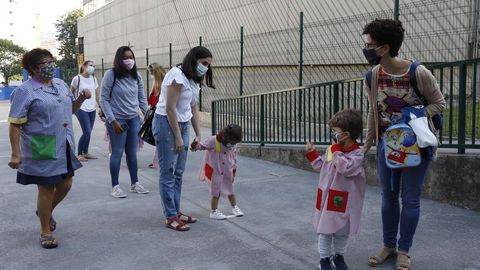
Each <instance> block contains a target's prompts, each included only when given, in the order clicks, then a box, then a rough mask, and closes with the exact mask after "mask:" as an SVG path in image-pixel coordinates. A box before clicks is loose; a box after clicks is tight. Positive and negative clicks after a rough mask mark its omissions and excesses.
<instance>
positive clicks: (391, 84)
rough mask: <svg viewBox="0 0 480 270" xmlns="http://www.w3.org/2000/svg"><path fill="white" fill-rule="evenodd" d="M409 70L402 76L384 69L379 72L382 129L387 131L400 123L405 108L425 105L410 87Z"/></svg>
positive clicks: (378, 104)
mask: <svg viewBox="0 0 480 270" xmlns="http://www.w3.org/2000/svg"><path fill="white" fill-rule="evenodd" d="M409 71H410V68H409V70H408V71H407V72H406V73H404V74H402V75H392V74H388V73H386V72H385V71H384V70H383V68H380V69H379V70H378V97H377V108H378V113H379V116H380V117H379V118H380V123H379V125H380V126H381V129H386V128H387V127H389V126H391V125H392V124H396V123H398V121H399V120H400V119H401V116H402V113H401V112H400V110H401V109H402V108H403V107H408V106H414V105H423V103H422V101H421V100H420V99H419V98H418V96H417V95H416V94H415V91H414V90H413V87H412V86H411V85H410V74H409Z"/></svg>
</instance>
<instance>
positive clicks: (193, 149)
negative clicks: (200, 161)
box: [190, 136, 200, 152]
mask: <svg viewBox="0 0 480 270" xmlns="http://www.w3.org/2000/svg"><path fill="white" fill-rule="evenodd" d="M199 142H200V136H196V137H195V139H193V142H192V144H190V151H192V152H195V151H197V145H198V143H199Z"/></svg>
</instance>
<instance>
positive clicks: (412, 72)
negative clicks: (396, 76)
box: [408, 61, 428, 105]
mask: <svg viewBox="0 0 480 270" xmlns="http://www.w3.org/2000/svg"><path fill="white" fill-rule="evenodd" d="M419 65H420V62H417V61H413V62H412V64H411V65H410V70H409V72H408V73H409V75H410V85H411V86H412V88H413V91H415V94H416V95H417V96H418V98H419V99H420V100H421V101H422V103H423V104H424V105H428V102H427V100H426V99H425V96H423V95H422V94H421V93H420V90H418V86H417V67H418V66H419Z"/></svg>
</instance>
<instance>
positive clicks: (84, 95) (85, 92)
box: [78, 89, 92, 101]
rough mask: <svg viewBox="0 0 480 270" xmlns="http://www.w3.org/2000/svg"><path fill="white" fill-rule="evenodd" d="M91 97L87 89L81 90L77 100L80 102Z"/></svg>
mask: <svg viewBox="0 0 480 270" xmlns="http://www.w3.org/2000/svg"><path fill="white" fill-rule="evenodd" d="M91 97H92V93H91V92H90V90H88V89H83V90H82V91H80V94H79V95H78V98H79V99H80V100H82V101H84V100H86V99H89V98H91Z"/></svg>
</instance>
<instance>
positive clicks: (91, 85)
mask: <svg viewBox="0 0 480 270" xmlns="http://www.w3.org/2000/svg"><path fill="white" fill-rule="evenodd" d="M85 89H87V90H89V91H90V93H91V94H92V97H91V98H90V99H87V100H85V102H83V104H82V106H81V107H80V110H78V112H76V113H75V115H76V116H77V119H78V122H79V123H80V127H81V128H82V136H81V137H80V139H79V140H78V156H77V157H78V160H80V161H88V160H89V159H96V157H94V156H93V155H91V154H90V153H89V152H88V147H89V145H90V135H91V134H92V130H93V124H94V123H95V116H96V111H97V108H96V104H98V105H99V106H100V90H99V89H98V83H97V79H96V78H95V65H94V64H93V61H90V60H87V61H85V62H83V64H82V66H81V67H80V74H78V75H77V76H75V77H74V78H73V79H72V83H71V84H70V90H71V91H72V93H73V96H74V97H78V95H79V94H80V93H82V92H83V91H85Z"/></svg>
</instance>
